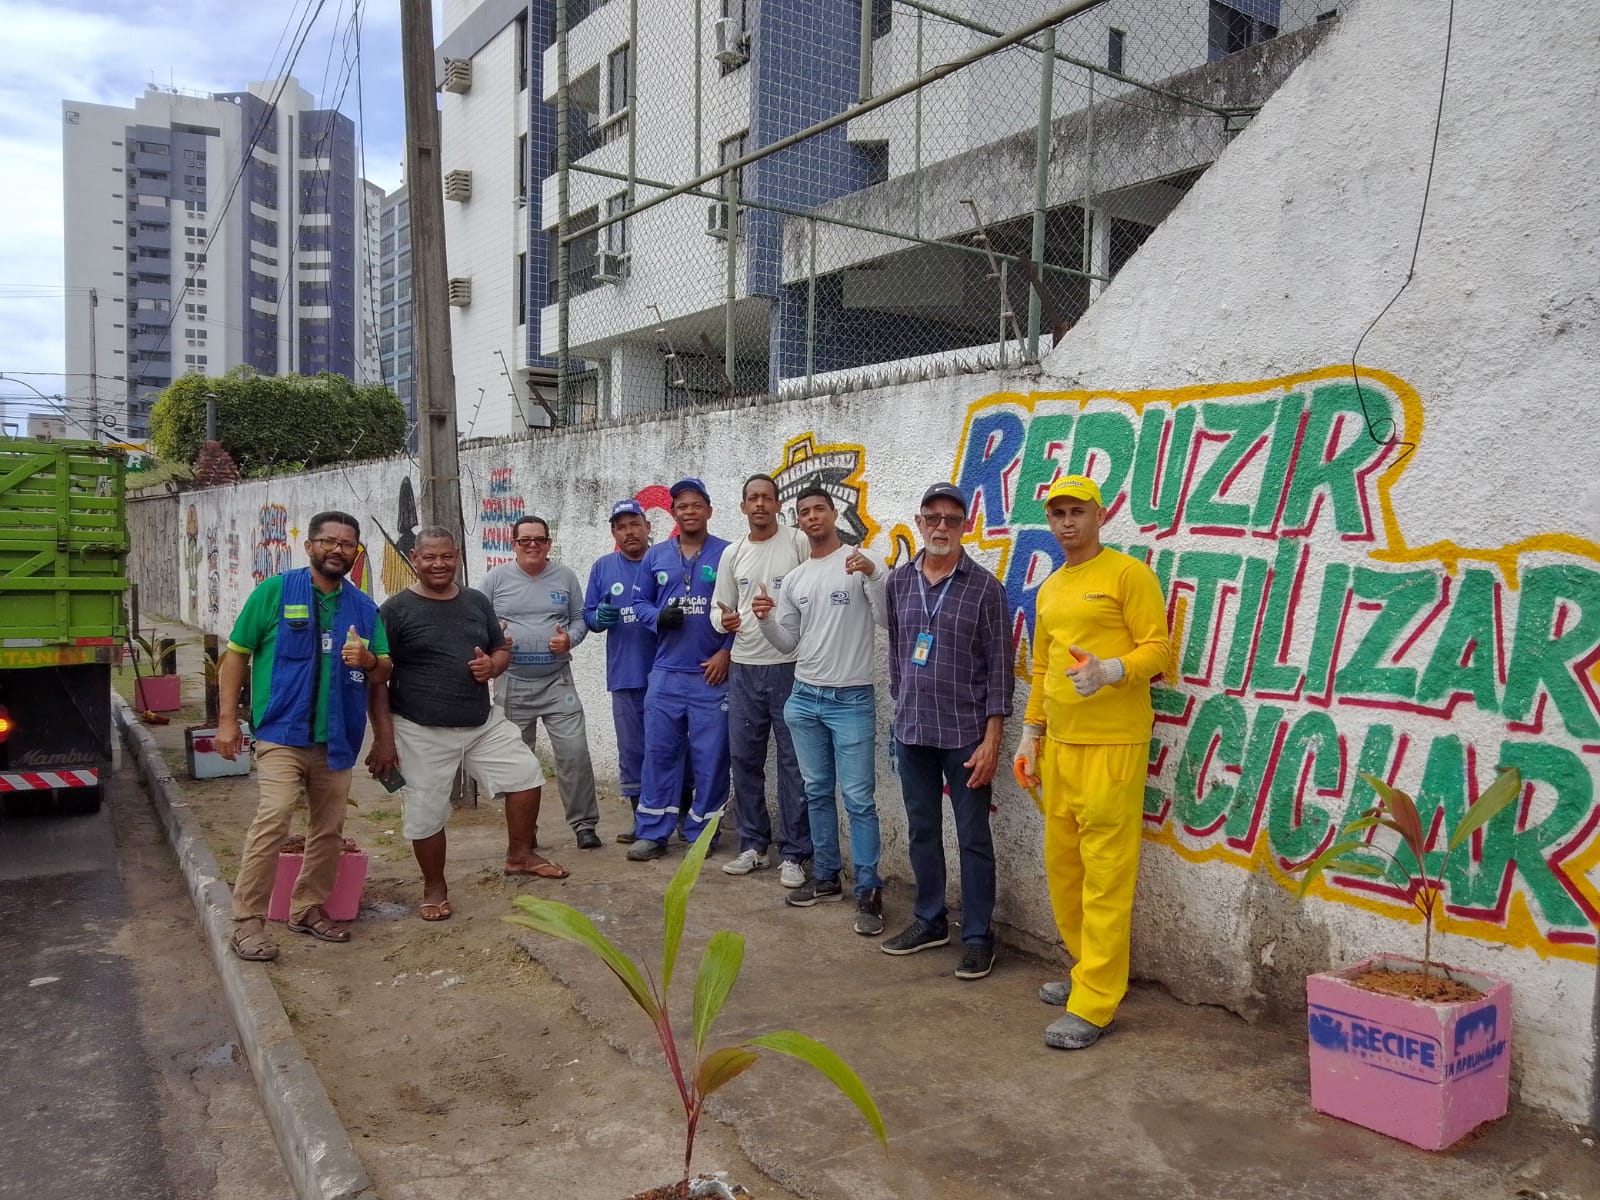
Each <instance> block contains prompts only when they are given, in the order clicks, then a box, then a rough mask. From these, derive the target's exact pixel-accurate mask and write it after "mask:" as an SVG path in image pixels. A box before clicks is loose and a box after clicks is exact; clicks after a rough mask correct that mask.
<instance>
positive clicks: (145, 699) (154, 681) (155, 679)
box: [133, 675, 183, 712]
mask: <svg viewBox="0 0 1600 1200" xmlns="http://www.w3.org/2000/svg"><path fill="white" fill-rule="evenodd" d="M133 706H134V708H136V709H138V710H139V711H140V712H177V711H178V710H179V709H180V708H182V707H183V681H182V680H180V679H179V678H178V676H176V675H141V676H140V677H139V678H138V679H135V680H134V681H133Z"/></svg>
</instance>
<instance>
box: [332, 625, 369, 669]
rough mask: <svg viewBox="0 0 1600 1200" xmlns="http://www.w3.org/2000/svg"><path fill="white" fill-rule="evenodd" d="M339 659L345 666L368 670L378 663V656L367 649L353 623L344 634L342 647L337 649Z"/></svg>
mask: <svg viewBox="0 0 1600 1200" xmlns="http://www.w3.org/2000/svg"><path fill="white" fill-rule="evenodd" d="M339 660H340V661H341V662H343V663H344V665H345V666H347V667H355V668H356V669H357V670H361V671H370V670H371V669H372V668H373V667H375V666H377V665H378V656H377V655H376V654H374V653H372V651H370V650H368V649H367V643H366V641H365V640H364V639H363V638H362V636H361V635H360V634H359V633H357V632H356V627H355V626H354V625H352V626H350V632H349V633H347V634H345V637H344V648H343V649H341V650H340V651H339Z"/></svg>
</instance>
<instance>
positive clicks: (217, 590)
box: [206, 525, 222, 617]
mask: <svg viewBox="0 0 1600 1200" xmlns="http://www.w3.org/2000/svg"><path fill="white" fill-rule="evenodd" d="M221 609H222V547H221V545H220V536H219V534H218V530H217V527H216V526H215V525H207V526H206V612H207V613H208V614H209V615H210V616H212V617H215V616H216V615H217V613H218V612H220V611H221Z"/></svg>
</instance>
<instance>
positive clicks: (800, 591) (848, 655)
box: [760, 545, 889, 687]
mask: <svg viewBox="0 0 1600 1200" xmlns="http://www.w3.org/2000/svg"><path fill="white" fill-rule="evenodd" d="M854 549H857V547H854V546H848V545H845V546H840V547H839V548H838V549H837V550H835V551H834V552H833V553H832V554H830V555H828V557H826V558H808V559H806V561H805V562H803V563H801V564H800V565H799V566H798V567H796V568H795V569H794V570H792V571H790V572H789V574H788V575H787V576H785V577H784V581H783V592H782V593H781V594H780V595H779V596H778V598H777V599H778V607H777V608H775V609H773V610H772V614H771V615H770V616H768V617H767V619H766V620H765V621H762V622H761V623H760V624H761V632H762V634H763V636H765V637H766V639H767V641H769V642H771V643H772V644H773V646H775V647H777V648H778V649H779V650H782V651H786V652H787V651H794V650H798V653H797V654H796V656H795V664H794V677H795V680H796V681H797V682H799V683H809V684H811V685H812V686H813V687H863V686H865V685H867V684H870V683H871V682H872V645H873V628H874V626H875V625H882V624H884V623H885V622H887V620H888V609H887V608H885V606H884V605H885V601H884V595H883V587H884V582H885V581H886V580H887V579H888V578H889V569H888V568H887V567H886V566H884V565H883V561H882V560H881V559H880V558H878V556H877V555H875V554H872V553H870V552H868V551H866V550H862V551H861V553H862V555H863V556H864V557H866V558H867V559H869V560H870V561H871V562H872V564H873V567H874V570H873V572H872V575H871V577H870V578H868V577H866V576H863V575H854V574H849V573H847V572H846V571H845V569H844V562H845V559H847V558H848V557H850V552H851V551H852V550H854Z"/></svg>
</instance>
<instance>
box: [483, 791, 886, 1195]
mask: <svg viewBox="0 0 1600 1200" xmlns="http://www.w3.org/2000/svg"><path fill="white" fill-rule="evenodd" d="M720 821H721V815H720V814H718V815H717V816H716V817H713V818H712V820H711V822H710V824H709V825H708V826H707V827H706V829H705V830H704V832H702V833H701V835H700V836H699V837H698V838H697V839H695V843H694V845H693V846H691V847H690V848H689V852H688V853H687V854H685V855H684V858H683V862H682V863H681V864H680V865H679V867H678V870H677V872H676V873H675V874H674V875H673V877H672V882H671V883H669V884H668V885H667V891H666V895H665V897H664V898H663V900H662V909H663V925H664V931H663V937H662V946H661V972H660V975H659V979H660V981H661V982H660V986H659V987H658V986H657V984H656V979H657V978H658V977H657V976H650V977H649V981H648V982H646V974H645V972H644V971H643V970H641V969H640V967H639V966H638V964H636V963H635V962H634V961H633V960H632V959H631V958H629V957H628V956H627V955H626V954H624V953H623V952H622V951H621V950H619V949H618V948H617V946H616V945H615V944H614V943H612V942H611V941H610V940H609V939H608V938H606V936H605V935H604V934H602V933H601V932H600V931H599V930H598V929H596V928H595V926H594V922H593V921H591V920H590V919H589V918H588V917H586V916H584V915H583V913H581V912H579V911H578V910H577V909H575V908H573V907H572V906H571V905H567V904H561V903H559V902H557V901H554V900H541V899H537V898H535V897H533V896H518V897H517V898H516V899H515V900H514V901H512V904H513V905H514V907H516V908H517V909H518V910H519V911H518V912H517V913H515V914H513V915H511V916H507V917H503V918H501V919H502V920H505V921H509V922H511V923H512V924H513V925H521V926H524V927H526V928H528V929H532V930H535V931H536V932H539V933H547V934H550V935H551V936H553V937H558V938H563V939H565V940H566V941H569V942H576V943H577V944H578V945H580V946H583V947H586V948H587V949H589V950H591V951H593V952H594V953H595V954H596V955H597V956H598V957H599V958H600V960H601V961H602V962H604V963H605V964H606V966H607V967H609V968H610V969H611V972H612V974H614V975H615V976H616V977H617V979H618V980H619V981H620V982H621V984H622V986H623V987H624V988H626V989H627V992H628V995H629V996H631V997H632V998H633V1002H634V1003H635V1004H637V1005H638V1006H639V1007H640V1008H641V1009H642V1010H643V1011H644V1014H645V1016H646V1017H648V1018H649V1020H650V1023H651V1024H652V1025H653V1026H654V1027H655V1031H656V1037H657V1039H658V1040H659V1041H660V1043H661V1050H662V1053H663V1054H664V1055H665V1056H666V1067H667V1070H668V1071H669V1072H670V1074H671V1076H672V1083H673V1086H674V1087H676V1088H677V1090H678V1097H679V1099H680V1101H681V1102H682V1104H683V1115H684V1141H683V1177H682V1179H681V1180H679V1181H678V1182H677V1183H676V1184H671V1185H668V1186H666V1187H661V1188H653V1189H651V1190H650V1191H647V1192H642V1193H639V1194H638V1195H636V1196H634V1197H631V1198H630V1200H679V1198H683V1200H687V1198H688V1197H691V1196H696V1197H698V1196H706V1197H729V1196H732V1195H734V1194H735V1193H734V1192H732V1191H730V1190H729V1189H728V1187H727V1185H726V1184H725V1183H723V1182H722V1181H720V1180H718V1179H716V1178H714V1177H711V1176H706V1175H702V1176H700V1177H699V1179H697V1180H695V1181H693V1184H691V1181H690V1178H689V1172H690V1163H691V1161H692V1159H693V1158H694V1137H695V1129H696V1128H697V1127H698V1125H699V1123H700V1117H701V1114H702V1113H703V1112H704V1111H705V1104H706V1101H707V1099H709V1098H710V1097H711V1096H712V1095H713V1094H714V1093H715V1092H716V1091H718V1090H719V1089H720V1088H722V1087H723V1086H724V1085H726V1084H728V1083H730V1082H732V1081H733V1080H734V1079H736V1078H737V1077H738V1076H740V1075H742V1074H744V1072H745V1071H747V1070H749V1069H750V1068H751V1067H752V1066H754V1065H755V1063H756V1061H757V1060H758V1059H759V1057H760V1055H759V1054H758V1053H757V1051H758V1050H771V1051H774V1052H775V1053H778V1054H784V1055H788V1056H789V1057H791V1058H797V1059H799V1060H800V1061H801V1062H804V1063H809V1064H810V1065H811V1066H813V1067H815V1068H816V1069H817V1070H818V1071H820V1072H821V1073H822V1074H823V1075H824V1076H826V1077H827V1079H828V1080H829V1081H830V1082H831V1083H833V1085H834V1086H835V1087H837V1088H838V1089H839V1090H840V1091H841V1092H843V1093H844V1095H845V1097H846V1099H848V1100H849V1101H850V1102H851V1103H852V1104H854V1105H855V1106H856V1107H857V1108H858V1109H860V1110H861V1114H862V1116H864V1117H866V1119H867V1124H868V1125H870V1126H871V1127H872V1132H873V1133H875V1134H876V1135H877V1137H878V1140H879V1141H880V1142H882V1143H883V1145H884V1147H885V1148H887V1147H888V1144H889V1143H888V1138H887V1136H886V1134H885V1133H884V1128H883V1118H882V1117H881V1116H880V1115H879V1114H878V1106H877V1105H876V1104H874V1103H873V1100H872V1097H871V1095H869V1094H868V1092H867V1088H866V1085H865V1084H863V1083H862V1082H861V1079H860V1077H859V1076H858V1075H857V1074H856V1073H855V1071H853V1070H852V1069H851V1068H850V1067H849V1065H848V1064H847V1063H845V1061H844V1060H843V1059H842V1058H840V1057H839V1056H838V1055H837V1054H835V1053H834V1052H833V1051H832V1050H830V1049H828V1047H826V1046H824V1045H823V1044H822V1043H821V1042H819V1041H817V1040H815V1039H814V1038H810V1037H807V1036H806V1035H805V1034H803V1033H796V1032H795V1031H794V1030H781V1031H779V1032H777V1033H766V1034H762V1035H761V1036H760V1037H753V1038H748V1039H746V1040H745V1041H744V1042H742V1043H741V1044H739V1045H737V1046H724V1047H722V1048H720V1049H717V1050H710V1051H708V1050H707V1049H706V1037H707V1035H708V1034H709V1033H710V1032H711V1026H712V1023H713V1022H715V1021H716V1019H717V1015H718V1014H719V1013H720V1012H721V1011H722V1006H723V1004H725V1003H726V1002H727V999H728V996H729V994H730V993H731V992H732V991H733V985H734V984H735V983H736V982H737V981H738V978H739V968H740V967H741V966H742V965H743V963H744V938H743V937H742V936H741V935H739V934H737V933H732V932H730V931H728V930H726V929H719V930H718V931H717V932H715V933H713V934H712V935H711V939H710V941H709V942H707V943H706V948H705V953H704V954H703V955H702V956H701V959H700V971H699V974H698V976H697V977H696V979H695V985H694V1047H693V1049H694V1053H693V1057H692V1058H689V1059H687V1060H686V1059H685V1056H684V1055H683V1054H682V1053H681V1051H680V1049H679V1046H678V1042H677V1038H676V1037H675V1036H674V1034H673V1032H672V1016H671V1013H670V1011H669V1008H668V994H669V992H670V990H671V986H672V970H673V967H674V965H675V964H676V962H677V958H678V943H679V942H680V941H681V940H682V938H683V922H684V915H685V913H686V912H687V910H688V906H689V892H690V890H691V889H692V888H693V887H694V885H695V881H696V880H697V879H699V877H700V868H701V865H702V864H703V863H704V862H705V858H706V853H707V851H708V850H709V848H710V846H711V839H712V836H713V835H714V834H715V833H716V830H717V825H718V824H719V823H720Z"/></svg>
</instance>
